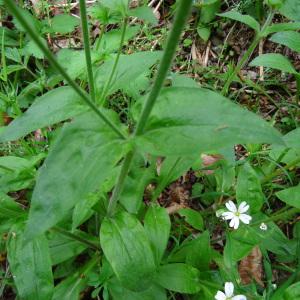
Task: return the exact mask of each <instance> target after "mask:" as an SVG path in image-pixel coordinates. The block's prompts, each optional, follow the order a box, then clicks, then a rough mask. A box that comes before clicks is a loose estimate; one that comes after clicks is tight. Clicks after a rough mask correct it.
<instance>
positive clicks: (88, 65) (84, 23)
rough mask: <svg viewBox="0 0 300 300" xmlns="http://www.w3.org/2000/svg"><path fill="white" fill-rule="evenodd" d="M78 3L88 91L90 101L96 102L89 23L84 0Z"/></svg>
mask: <svg viewBox="0 0 300 300" xmlns="http://www.w3.org/2000/svg"><path fill="white" fill-rule="evenodd" d="M79 3H80V17H81V27H82V33H83V41H84V52H85V60H86V68H87V73H88V79H89V91H90V95H91V99H92V101H93V102H96V97H95V84H94V76H93V68H92V58H91V48H90V36H89V25H88V20H87V16H86V5H85V0H80V1H79Z"/></svg>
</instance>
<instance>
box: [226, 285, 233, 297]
mask: <svg viewBox="0 0 300 300" xmlns="http://www.w3.org/2000/svg"><path fill="white" fill-rule="evenodd" d="M233 291H234V285H233V283H232V282H225V295H226V297H228V298H230V297H232V296H233Z"/></svg>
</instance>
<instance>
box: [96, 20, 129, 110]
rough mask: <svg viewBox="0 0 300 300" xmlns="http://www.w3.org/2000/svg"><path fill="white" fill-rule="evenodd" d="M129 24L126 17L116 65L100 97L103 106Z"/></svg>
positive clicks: (117, 61) (116, 61) (115, 63)
mask: <svg viewBox="0 0 300 300" xmlns="http://www.w3.org/2000/svg"><path fill="white" fill-rule="evenodd" d="M127 24H128V18H127V17H126V18H125V19H124V22H123V27H122V35H121V40H120V46H119V50H118V53H117V56H116V59H115V61H114V65H113V68H112V70H111V73H110V75H109V78H108V80H107V82H106V83H105V85H104V87H103V90H102V93H101V97H100V104H101V106H103V105H104V104H105V98H106V95H107V92H108V89H109V88H110V85H111V82H112V80H113V78H114V75H115V72H116V70H117V66H118V63H119V59H120V55H121V53H122V48H123V45H124V40H125V34H126V29H127Z"/></svg>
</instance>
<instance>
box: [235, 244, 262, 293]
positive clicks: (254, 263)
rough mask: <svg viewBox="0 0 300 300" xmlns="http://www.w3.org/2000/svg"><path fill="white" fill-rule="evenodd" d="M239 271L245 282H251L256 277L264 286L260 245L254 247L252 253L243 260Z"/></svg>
mask: <svg viewBox="0 0 300 300" xmlns="http://www.w3.org/2000/svg"><path fill="white" fill-rule="evenodd" d="M239 273H240V276H241V280H242V283H243V284H249V283H251V282H252V280H253V279H254V280H255V281H256V282H257V283H258V284H259V285H260V286H262V287H264V283H263V281H262V279H263V267H262V254H261V251H260V249H259V247H258V246H256V247H254V248H253V249H252V251H251V253H250V254H249V255H248V256H247V257H245V258H244V259H242V260H241V262H240V264H239Z"/></svg>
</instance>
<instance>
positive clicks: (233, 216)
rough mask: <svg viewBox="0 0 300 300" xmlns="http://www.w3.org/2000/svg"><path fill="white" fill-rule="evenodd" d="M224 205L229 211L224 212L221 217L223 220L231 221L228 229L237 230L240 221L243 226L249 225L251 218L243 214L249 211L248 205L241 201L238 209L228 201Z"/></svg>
mask: <svg viewBox="0 0 300 300" xmlns="http://www.w3.org/2000/svg"><path fill="white" fill-rule="evenodd" d="M225 205H226V207H227V209H228V210H229V211H227V212H224V213H223V214H222V217H223V218H224V219H225V220H231V221H230V223H229V226H230V227H233V228H234V229H238V227H239V225H240V220H241V221H242V222H243V223H245V224H249V223H250V221H251V219H252V217H251V216H249V215H246V214H245V212H246V211H247V210H248V209H249V205H248V204H247V203H246V202H245V201H243V202H242V203H241V204H240V205H239V207H238V208H236V206H235V204H234V203H233V202H232V201H228V202H227V203H226V204H225Z"/></svg>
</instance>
